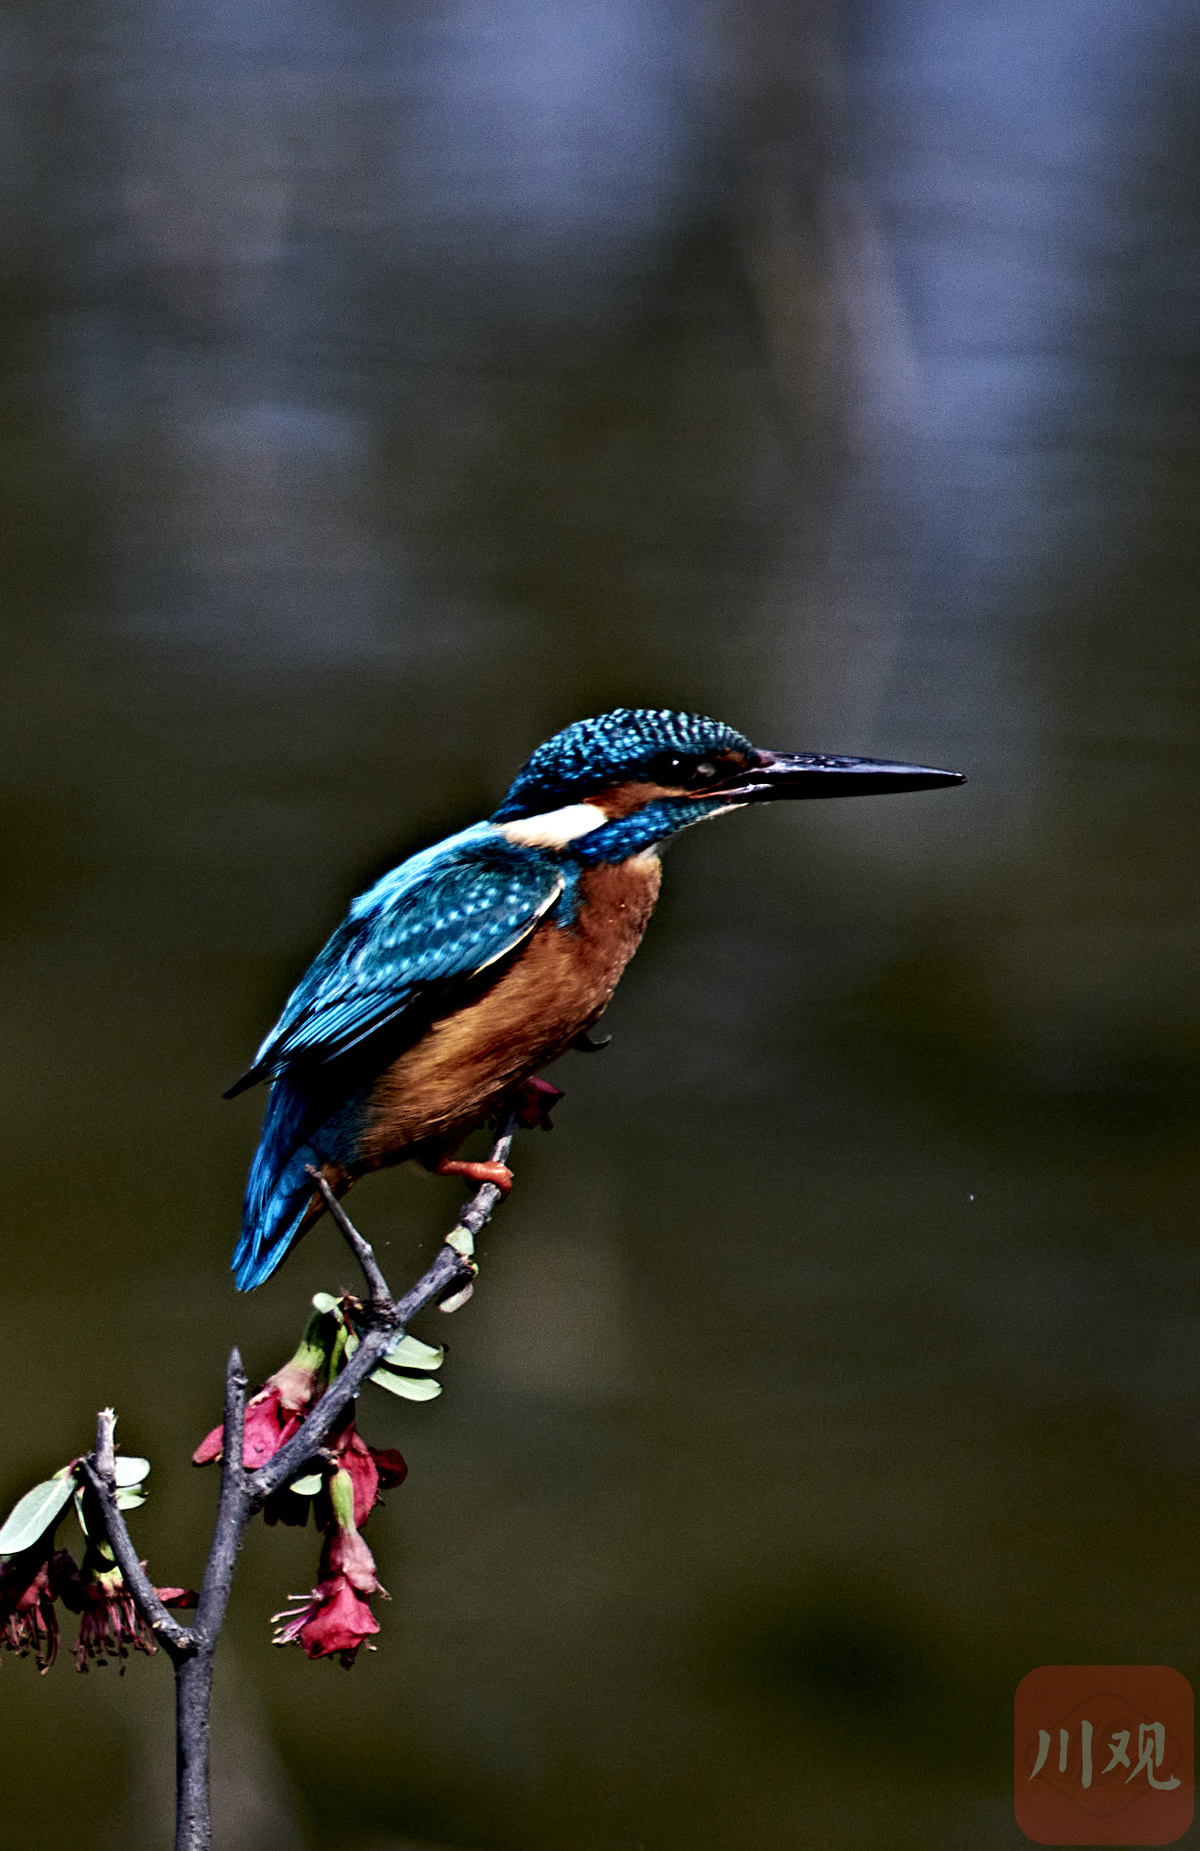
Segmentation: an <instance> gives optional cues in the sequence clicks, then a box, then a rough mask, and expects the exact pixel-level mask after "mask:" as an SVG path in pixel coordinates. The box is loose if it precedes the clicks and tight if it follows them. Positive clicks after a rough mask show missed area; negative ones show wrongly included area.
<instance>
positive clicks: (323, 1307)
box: [312, 1292, 342, 1317]
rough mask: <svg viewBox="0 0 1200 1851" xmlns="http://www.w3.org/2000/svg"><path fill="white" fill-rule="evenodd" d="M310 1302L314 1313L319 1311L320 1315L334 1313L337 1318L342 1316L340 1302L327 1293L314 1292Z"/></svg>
mask: <svg viewBox="0 0 1200 1851" xmlns="http://www.w3.org/2000/svg"><path fill="white" fill-rule="evenodd" d="M312 1302H313V1310H314V1311H320V1312H322V1313H328V1312H330V1311H336V1312H337V1314H338V1316H339V1317H341V1315H342V1313H341V1300H340V1299H338V1298H334V1297H333V1296H332V1294H331V1293H329V1292H314V1293H313V1301H312Z"/></svg>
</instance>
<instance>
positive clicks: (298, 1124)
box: [233, 1075, 324, 1292]
mask: <svg viewBox="0 0 1200 1851" xmlns="http://www.w3.org/2000/svg"><path fill="white" fill-rule="evenodd" d="M316 1128H317V1127H315V1126H313V1124H312V1106H311V1102H310V1101H309V1100H308V1099H307V1098H306V1097H305V1095H304V1094H303V1093H301V1092H300V1091H299V1090H298V1089H297V1088H295V1087H294V1086H292V1085H291V1084H290V1083H289V1081H288V1078H287V1076H286V1075H284V1076H282V1077H281V1078H279V1079H278V1080H276V1082H275V1084H274V1085H273V1086H272V1088H271V1097H270V1099H269V1100H268V1102H267V1114H266V1118H265V1120H264V1122H263V1131H262V1141H261V1142H260V1144H259V1147H258V1151H257V1153H256V1155H255V1158H254V1163H253V1165H252V1166H251V1170H250V1180H249V1182H248V1183H247V1185H246V1204H245V1209H244V1211H243V1215H242V1232H241V1235H240V1237H239V1239H238V1244H237V1246H236V1247H235V1248H234V1250H233V1275H234V1278H235V1280H236V1281H237V1285H238V1289H239V1291H242V1292H249V1291H252V1290H253V1288H254V1287H255V1286H256V1285H261V1284H262V1282H263V1280H264V1279H269V1278H270V1276H271V1274H272V1273H273V1272H274V1271H275V1268H276V1267H277V1266H278V1265H279V1264H280V1262H281V1261H282V1260H283V1259H284V1258H285V1257H286V1255H287V1253H288V1251H289V1249H290V1248H291V1247H292V1246H293V1245H294V1244H295V1242H296V1241H297V1240H298V1239H299V1238H300V1234H301V1232H302V1223H303V1221H304V1218H305V1215H306V1213H307V1211H308V1206H309V1203H310V1202H311V1200H312V1194H313V1180H312V1177H311V1176H309V1175H308V1174H307V1172H306V1166H307V1165H308V1164H310V1163H311V1164H312V1165H313V1166H314V1167H319V1166H320V1164H321V1163H322V1162H323V1161H324V1159H323V1157H322V1155H321V1153H320V1152H319V1151H318V1150H316V1148H315V1147H314V1146H313V1145H312V1144H311V1143H310V1142H309V1140H308V1135H306V1134H310V1133H311V1132H312V1131H313V1130H315V1129H316Z"/></svg>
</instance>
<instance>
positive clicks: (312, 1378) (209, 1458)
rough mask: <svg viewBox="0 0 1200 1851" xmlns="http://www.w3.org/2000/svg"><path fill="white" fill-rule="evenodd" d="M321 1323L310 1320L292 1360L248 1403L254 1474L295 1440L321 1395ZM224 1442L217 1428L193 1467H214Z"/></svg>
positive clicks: (249, 1461)
mask: <svg viewBox="0 0 1200 1851" xmlns="http://www.w3.org/2000/svg"><path fill="white" fill-rule="evenodd" d="M319 1323H320V1319H319V1317H318V1318H313V1319H311V1320H310V1322H309V1327H308V1330H306V1331H305V1333H304V1337H303V1339H302V1341H301V1344H300V1348H299V1349H298V1350H297V1351H296V1354H295V1355H294V1356H293V1357H292V1359H291V1361H290V1362H286V1363H284V1365H283V1368H282V1369H277V1370H276V1371H275V1373H274V1375H269V1376H268V1377H267V1379H266V1381H265V1382H264V1383H263V1386H262V1387H261V1388H260V1389H259V1391H258V1393H257V1394H256V1395H253V1396H252V1397H251V1398H250V1400H249V1401H248V1402H247V1403H246V1429H245V1436H244V1438H243V1441H242V1459H243V1460H244V1462H245V1464H246V1466H247V1468H248V1470H250V1471H252V1472H253V1471H257V1469H258V1467H259V1466H260V1465H265V1464H266V1463H267V1460H268V1459H273V1458H274V1457H275V1454H276V1453H277V1452H278V1451H279V1448H280V1447H281V1446H283V1445H285V1444H286V1442H287V1441H288V1440H290V1439H291V1437H292V1435H293V1433H295V1432H296V1431H297V1429H298V1428H299V1426H300V1423H301V1422H302V1421H303V1419H304V1416H305V1415H306V1414H307V1412H308V1410H309V1408H310V1407H311V1406H312V1404H313V1402H314V1401H316V1400H317V1399H318V1397H319V1395H320V1393H321V1390H320V1388H319V1387H318V1383H320V1382H321V1380H322V1376H323V1374H324V1370H325V1365H326V1361H327V1358H326V1353H325V1347H324V1345H323V1344H322V1343H321V1342H320V1341H319V1340H314V1339H315V1335H316V1328H315V1327H316V1326H317V1325H318V1324H319ZM223 1439H224V1428H223V1427H214V1428H213V1430H212V1432H211V1433H209V1434H207V1435H206V1436H205V1438H204V1439H202V1440H201V1442H200V1444H199V1446H197V1448H196V1450H195V1452H194V1453H193V1454H192V1464H193V1465H211V1463H212V1462H213V1460H214V1459H219V1458H220V1457H221V1447H222V1442H223Z"/></svg>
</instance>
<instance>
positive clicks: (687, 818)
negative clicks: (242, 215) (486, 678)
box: [491, 707, 964, 861]
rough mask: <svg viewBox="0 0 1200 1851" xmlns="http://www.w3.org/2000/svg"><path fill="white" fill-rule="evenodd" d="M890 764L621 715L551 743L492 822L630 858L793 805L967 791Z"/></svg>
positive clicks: (542, 840) (682, 717) (527, 836)
mask: <svg viewBox="0 0 1200 1851" xmlns="http://www.w3.org/2000/svg"><path fill="white" fill-rule="evenodd" d="M963 781H964V780H963V775H962V773H961V772H958V771H937V770H934V769H933V768H932V767H929V766H925V765H901V764H894V763H892V762H891V761H890V760H887V759H873V758H831V757H828V756H824V755H821V754H818V753H800V754H796V753H791V754H788V753H781V752H767V751H764V750H763V749H762V748H761V747H759V746H755V745H752V744H751V743H750V741H749V740H748V739H746V738H745V737H744V736H743V735H742V734H741V733H739V732H736V731H735V730H734V728H733V727H732V726H726V725H725V724H724V723H723V722H722V721H720V720H708V719H705V718H704V717H703V716H702V715H700V714H692V713H671V712H669V711H666V710H660V709H658V708H650V707H618V708H617V709H616V710H615V711H614V712H612V713H606V714H601V715H600V717H599V718H598V719H595V720H576V722H575V724H574V725H573V726H568V727H566V728H565V730H564V731H563V732H561V733H556V734H555V735H554V737H553V739H548V740H547V741H546V742H545V744H544V745H540V746H539V747H538V749H537V751H536V752H535V753H534V754H533V756H532V757H531V758H530V759H529V760H528V761H527V763H526V764H524V765H523V766H522V768H521V770H520V771H519V772H518V773H517V776H516V778H515V779H514V780H513V783H512V786H511V787H510V789H509V792H508V795H507V796H506V797H505V799H504V802H503V803H502V804H501V805H500V808H499V809H498V810H497V811H496V813H495V815H494V816H493V817H492V819H491V820H492V822H493V823H494V824H497V825H498V826H499V827H501V828H502V829H503V830H504V833H505V834H506V835H507V836H508V837H509V838H510V840H512V841H514V842H521V843H525V844H526V845H528V846H530V847H536V848H565V847H567V845H568V844H570V845H571V847H572V849H573V851H574V852H575V853H577V854H579V855H581V856H582V857H583V858H584V859H586V860H588V861H610V860H621V859H623V858H624V857H625V856H626V855H631V854H636V853H637V852H638V851H639V850H641V849H645V848H649V847H651V846H652V845H653V844H654V843H655V842H659V841H662V840H663V839H664V838H665V837H666V836H670V835H674V834H675V833H676V831H677V830H680V829H684V828H686V827H687V826H688V824H689V823H698V822H701V821H703V819H704V818H705V817H708V816H716V815H719V814H720V813H721V811H722V810H732V809H737V808H740V806H741V805H743V804H747V803H767V802H771V801H773V800H774V799H776V798H782V797H857V796H865V795H867V794H869V793H882V792H887V791H913V790H932V789H936V788H937V787H938V786H939V785H946V784H961V783H963Z"/></svg>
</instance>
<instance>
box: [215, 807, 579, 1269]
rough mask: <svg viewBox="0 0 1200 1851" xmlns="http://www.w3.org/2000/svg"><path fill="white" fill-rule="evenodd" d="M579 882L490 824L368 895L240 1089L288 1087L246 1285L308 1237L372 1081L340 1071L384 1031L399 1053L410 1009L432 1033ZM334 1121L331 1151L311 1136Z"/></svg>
mask: <svg viewBox="0 0 1200 1851" xmlns="http://www.w3.org/2000/svg"><path fill="white" fill-rule="evenodd" d="M565 884H566V883H565V878H564V875H563V872H562V870H561V869H560V868H559V867H557V866H556V865H555V863H554V862H553V860H552V859H551V858H550V857H549V856H547V855H545V854H541V853H538V852H537V851H535V850H530V849H524V848H519V847H517V846H515V845H514V844H512V843H509V842H507V841H506V840H505V839H504V838H503V837H502V836H501V835H500V834H499V832H498V831H497V830H496V829H494V828H492V827H491V826H490V825H488V824H486V823H481V824H478V825H477V826H476V827H475V828H474V829H467V830H464V831H463V833H462V834H461V835H458V836H452V837H451V838H450V839H449V841H446V842H442V843H439V844H438V846H437V847H436V848H432V849H427V850H426V851H425V852H424V853H423V854H420V855H414V856H413V857H412V859H411V860H409V861H405V862H403V863H402V864H401V865H400V867H398V868H394V869H393V870H392V872H391V873H390V874H386V875H385V876H384V878H383V879H382V880H381V881H379V882H378V883H377V884H376V885H375V886H374V887H372V888H371V890H370V892H369V893H365V894H363V895H362V896H361V898H359V899H357V900H355V902H354V903H353V905H352V906H351V908H350V913H349V916H348V917H347V919H346V920H345V921H344V922H343V924H342V925H340V926H339V927H338V929H337V931H336V932H335V933H334V935H333V937H332V938H331V939H330V940H329V943H328V944H327V945H326V946H325V948H324V950H323V951H321V952H320V953H319V954H318V956H317V957H316V958H315V959H314V961H313V963H312V965H311V966H310V967H309V969H308V971H307V972H306V974H305V975H304V977H303V978H302V979H301V980H300V982H299V984H298V985H297V986H296V988H295V990H294V991H293V992H292V994H291V996H290V997H289V998H288V1001H287V1004H286V1006H285V1008H284V1011H283V1014H282V1016H281V1017H280V1018H279V1021H278V1022H277V1023H276V1025H275V1027H274V1028H273V1029H272V1030H271V1032H270V1034H269V1035H268V1036H267V1038H266V1040H265V1041H264V1042H263V1044H262V1047H261V1048H260V1049H259V1051H258V1053H257V1055H256V1056H255V1059H254V1064H253V1066H252V1067H251V1068H250V1070H249V1072H248V1073H246V1074H244V1075H243V1076H242V1078H241V1079H240V1080H239V1081H238V1082H237V1084H236V1085H235V1086H233V1087H231V1088H230V1090H229V1093H228V1094H227V1095H226V1097H227V1098H232V1097H233V1095H234V1094H235V1093H239V1092H241V1091H242V1090H243V1088H244V1087H246V1086H251V1085H253V1084H254V1083H255V1081H257V1080H260V1079H265V1078H266V1077H267V1076H268V1075H271V1076H272V1077H273V1078H274V1081H275V1084H274V1085H273V1087H272V1088H271V1097H270V1101H269V1103H268V1106H267V1114H266V1120H265V1123H264V1125H263V1135H262V1141H261V1143H260V1144H259V1147H258V1153H257V1155H256V1157H255V1159H254V1164H253V1166H252V1168H251V1171H250V1180H249V1183H248V1185H247V1189H246V1204H245V1213H244V1216H243V1223H242V1234H241V1238H240V1240H239V1241H238V1245H237V1249H236V1251H235V1253H234V1256H233V1267H234V1272H235V1274H236V1277H237V1283H238V1285H239V1286H241V1287H242V1289H243V1290H247V1289H249V1288H250V1287H251V1286H255V1285H259V1284H261V1282H262V1280H264V1279H265V1278H266V1277H267V1276H268V1274H270V1273H271V1272H273V1271H274V1270H275V1267H276V1266H278V1264H279V1262H280V1261H281V1260H282V1259H283V1257H284V1255H285V1254H286V1253H287V1251H288V1249H289V1247H290V1246H291V1245H292V1243H293V1241H294V1240H296V1239H297V1238H298V1236H299V1234H300V1232H301V1225H302V1223H304V1221H305V1217H306V1214H307V1212H308V1207H309V1203H310V1201H311V1198H312V1193H313V1187H312V1179H311V1177H310V1176H309V1175H308V1172H307V1167H306V1166H307V1165H308V1164H310V1163H312V1164H314V1165H315V1166H319V1165H320V1163H321V1162H323V1161H325V1160H326V1159H327V1158H329V1157H331V1156H336V1155H337V1154H338V1153H337V1151H336V1149H330V1148H327V1146H329V1145H330V1144H331V1143H332V1144H335V1145H336V1144H337V1143H338V1142H339V1141H340V1139H341V1137H342V1131H341V1129H340V1127H339V1126H338V1113H339V1111H340V1110H341V1108H343V1107H344V1106H345V1105H346V1104H347V1100H348V1098H349V1096H350V1094H351V1093H352V1092H354V1091H355V1090H357V1088H358V1087H361V1085H362V1084H363V1074H362V1072H361V1071H359V1063H358V1062H350V1063H346V1066H350V1067H354V1068H355V1069H356V1073H355V1077H354V1079H353V1080H351V1079H350V1078H349V1077H347V1079H346V1084H345V1086H344V1087H343V1086H342V1085H341V1084H339V1076H340V1075H342V1074H343V1072H344V1069H343V1067H340V1066H335V1065H334V1063H336V1062H338V1061H339V1060H340V1057H341V1056H342V1055H345V1054H349V1053H350V1052H351V1050H352V1049H354V1048H357V1047H359V1046H360V1044H362V1043H364V1042H366V1041H367V1040H368V1039H369V1037H371V1036H372V1035H374V1034H376V1033H378V1032H379V1031H380V1030H384V1029H390V1030H391V1031H393V1032H392V1033H389V1034H388V1036H387V1041H388V1047H389V1050H390V1049H392V1048H393V1047H394V1045H395V1040H396V1038H397V1037H398V1038H399V1039H401V1040H402V1038H403V1032H404V1025H403V1018H404V1016H405V1013H406V1012H407V1011H409V1010H413V1012H414V1018H415V1025H421V1024H423V1023H424V1022H425V1021H427V1020H428V1006H429V1003H430V1001H431V1000H432V1001H433V1002H434V1006H435V1007H436V1006H437V1005H438V1003H439V1002H440V1000H441V999H442V998H444V999H445V1000H446V1003H447V1005H449V1003H450V999H451V997H452V994H453V991H454V988H455V986H456V985H457V984H459V983H462V982H465V981H466V979H468V978H470V977H473V976H475V975H476V974H477V973H478V972H480V971H482V970H485V969H486V968H487V966H488V965H489V964H494V963H496V962H497V961H498V960H499V959H501V958H503V957H505V956H507V955H508V953H509V952H511V951H514V950H515V949H516V947H517V946H518V945H519V944H520V943H521V941H522V940H523V939H524V938H526V937H528V935H529V933H530V932H532V931H533V929H534V927H535V926H536V925H537V923H538V921H539V919H541V918H542V917H543V916H544V915H545V914H546V913H547V912H549V910H550V909H551V907H553V906H554V905H555V903H556V901H557V900H558V898H559V896H560V895H561V894H562V892H563V889H564V886H565ZM418 1006H419V1007H418ZM366 1054H369V1050H365V1049H364V1055H366ZM369 1077H373V1076H369ZM323 1127H324V1135H322V1137H321V1140H320V1142H321V1146H322V1148H321V1149H320V1150H318V1149H317V1148H316V1147H315V1146H314V1144H313V1143H312V1142H311V1140H312V1139H314V1138H315V1137H316V1135H317V1133H318V1132H320V1131H322V1128H323ZM346 1132H347V1134H348V1133H349V1127H347V1128H346Z"/></svg>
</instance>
